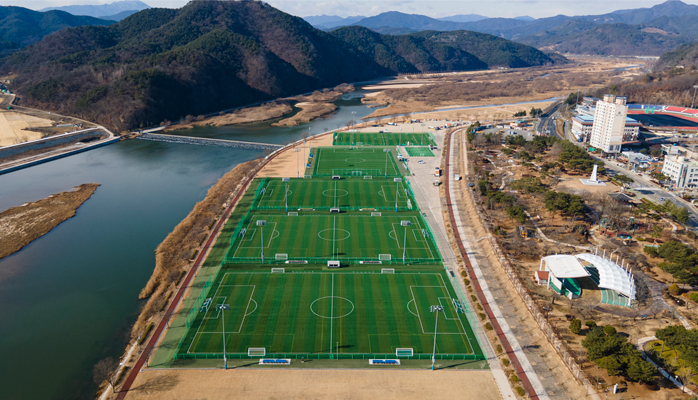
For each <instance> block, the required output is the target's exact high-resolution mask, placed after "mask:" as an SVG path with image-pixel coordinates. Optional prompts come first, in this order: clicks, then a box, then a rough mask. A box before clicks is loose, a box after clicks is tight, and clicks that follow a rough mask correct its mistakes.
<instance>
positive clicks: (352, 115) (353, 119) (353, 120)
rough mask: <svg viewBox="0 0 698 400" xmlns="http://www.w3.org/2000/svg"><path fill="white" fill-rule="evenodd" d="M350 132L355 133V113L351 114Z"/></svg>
mask: <svg viewBox="0 0 698 400" xmlns="http://www.w3.org/2000/svg"><path fill="white" fill-rule="evenodd" d="M351 131H352V132H356V111H352V112H351Z"/></svg>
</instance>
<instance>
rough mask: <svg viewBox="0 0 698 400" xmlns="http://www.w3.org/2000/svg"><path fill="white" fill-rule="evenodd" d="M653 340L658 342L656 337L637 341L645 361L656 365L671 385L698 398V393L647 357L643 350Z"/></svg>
mask: <svg viewBox="0 0 698 400" xmlns="http://www.w3.org/2000/svg"><path fill="white" fill-rule="evenodd" d="M652 340H657V338H656V337H654V336H648V337H644V338H640V339H638V340H637V345H636V347H637V349H638V350H639V351H640V352H641V353H642V357H643V358H644V359H645V360H647V361H649V362H650V364H652V365H654V367H655V368H657V371H659V373H660V374H662V376H663V377H665V378H667V379H668V380H670V381H671V383H673V384H674V385H675V386H676V387H677V388H679V389H681V390H682V391H683V392H684V393H688V394H690V395H691V396H698V393H696V392H694V391H693V390H691V389H689V388H687V387H685V386H684V385H683V384H682V383H681V382H679V381H677V380H676V378H674V376H673V375H671V374H670V373H668V372H667V371H666V370H664V369H663V368H661V367H660V366H659V365H658V364H657V363H656V362H654V360H652V359H651V358H649V357H648V356H647V354H646V353H645V351H644V350H643V348H644V347H645V343H647V342H651V341H652Z"/></svg>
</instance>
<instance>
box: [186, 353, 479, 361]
mask: <svg viewBox="0 0 698 400" xmlns="http://www.w3.org/2000/svg"><path fill="white" fill-rule="evenodd" d="M431 356H432V355H431V353H419V354H415V355H413V356H411V357H410V356H400V357H397V356H396V355H395V353H388V354H371V353H339V354H336V353H268V354H266V355H265V356H264V357H259V356H254V357H250V356H248V355H247V353H226V357H227V358H228V359H230V360H233V359H239V360H242V359H251V358H253V359H258V358H289V359H294V360H299V359H306V360H371V359H373V360H385V359H396V358H399V359H401V360H431ZM174 358H175V359H176V360H210V359H222V358H223V353H180V352H177V353H175V357H174ZM436 359H437V360H474V361H475V360H485V359H486V358H485V356H484V355H482V354H437V355H436Z"/></svg>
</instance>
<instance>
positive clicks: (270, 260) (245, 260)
mask: <svg viewBox="0 0 698 400" xmlns="http://www.w3.org/2000/svg"><path fill="white" fill-rule="evenodd" d="M230 250H231V249H228V253H227V254H226V256H225V259H224V261H223V263H224V264H285V263H286V262H287V261H289V263H288V264H294V263H296V264H297V263H298V261H301V262H303V263H304V264H306V263H307V264H325V263H327V262H328V261H341V262H343V263H348V264H359V263H360V262H361V261H368V262H369V263H375V264H385V265H398V264H403V261H402V257H400V258H392V259H391V260H390V261H386V260H380V259H379V258H378V257H375V258H372V257H342V256H337V255H335V256H327V257H288V258H285V259H283V260H277V259H275V258H274V256H273V255H268V256H267V257H264V261H262V257H261V256H260V257H232V256H230V255H229V254H230ZM441 261H442V260H441V256H440V255H439V256H437V257H434V258H410V257H405V261H404V263H405V264H412V265H415V264H438V263H440V262H441Z"/></svg>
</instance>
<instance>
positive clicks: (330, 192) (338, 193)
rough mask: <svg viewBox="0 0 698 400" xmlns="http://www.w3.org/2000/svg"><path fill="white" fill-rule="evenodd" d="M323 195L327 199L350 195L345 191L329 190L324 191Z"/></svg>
mask: <svg viewBox="0 0 698 400" xmlns="http://www.w3.org/2000/svg"><path fill="white" fill-rule="evenodd" d="M322 194H323V195H325V196H327V197H344V196H347V195H349V192H348V191H346V190H344V189H327V190H323V191H322Z"/></svg>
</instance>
